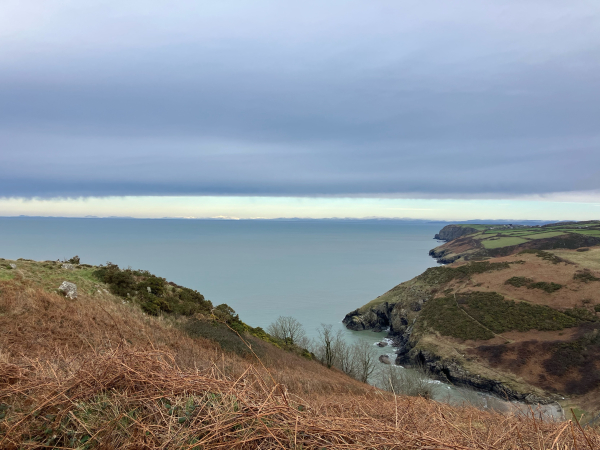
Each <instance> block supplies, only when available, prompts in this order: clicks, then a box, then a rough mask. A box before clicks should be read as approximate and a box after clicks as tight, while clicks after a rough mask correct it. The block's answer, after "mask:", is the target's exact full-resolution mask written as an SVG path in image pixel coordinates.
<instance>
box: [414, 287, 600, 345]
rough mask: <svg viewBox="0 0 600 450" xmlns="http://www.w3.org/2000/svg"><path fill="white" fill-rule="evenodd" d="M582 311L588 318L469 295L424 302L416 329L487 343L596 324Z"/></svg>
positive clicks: (484, 294)
mask: <svg viewBox="0 0 600 450" xmlns="http://www.w3.org/2000/svg"><path fill="white" fill-rule="evenodd" d="M585 311H586V313H588V315H585V316H584V313H580V312H576V313H572V314H567V313H566V312H564V313H563V312H561V311H557V310H555V309H552V308H550V307H548V306H541V305H533V304H530V303H527V302H515V301H513V300H506V299H505V298H504V297H503V296H502V295H500V294H498V293H496V292H469V293H463V294H458V295H457V296H456V298H455V297H453V296H447V297H439V298H435V299H433V300H430V301H429V302H427V303H426V304H425V306H424V307H423V310H422V312H421V315H420V316H419V318H418V319H417V327H418V329H420V330H424V329H427V328H429V329H432V330H435V331H437V332H439V333H440V334H443V335H445V336H452V337H456V338H459V339H464V340H487V339H491V338H493V337H494V333H497V334H499V333H504V332H506V331H512V330H516V331H528V330H539V331H551V330H562V329H563V328H569V327H574V326H575V325H577V324H578V323H579V322H580V321H582V320H583V321H591V320H595V316H594V317H593V318H591V317H590V316H593V314H592V313H590V312H589V311H587V310H585ZM584 317H585V318H584Z"/></svg>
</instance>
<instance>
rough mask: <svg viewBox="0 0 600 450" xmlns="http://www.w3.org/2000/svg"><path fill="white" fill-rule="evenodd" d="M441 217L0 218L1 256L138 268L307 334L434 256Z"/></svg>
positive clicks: (252, 320)
mask: <svg viewBox="0 0 600 450" xmlns="http://www.w3.org/2000/svg"><path fill="white" fill-rule="evenodd" d="M443 225H444V224H440V223H410V222H403V221H387V220H386V221H375V220H370V221H323V220H315V221H266V220H259V221H256V220H252V221H250V220H244V221H234V220H231V221H230V220H218V221H217V220H176V219H168V220H167V219H165V220H139V219H63V218H61V219H58V218H21V217H19V218H0V242H1V248H0V257H4V258H7V259H17V258H27V259H34V260H45V259H63V258H69V257H71V256H73V255H79V256H80V257H81V261H82V262H85V263H88V264H103V263H106V262H107V261H110V262H113V263H116V264H119V265H120V266H121V267H127V266H131V267H132V268H135V269H147V270H149V271H150V272H152V273H154V274H156V275H158V276H162V277H165V278H166V279H167V280H169V281H174V282H176V283H178V284H180V285H183V286H187V287H190V288H193V289H196V290H198V291H200V292H201V293H202V294H204V295H205V296H206V298H208V299H210V300H212V301H213V303H214V304H220V303H227V304H228V305H230V306H231V307H233V308H234V309H235V310H236V311H237V312H238V313H239V315H240V317H241V318H242V320H244V321H245V322H247V323H248V324H250V325H252V326H261V327H266V326H268V325H269V324H270V323H271V322H272V321H273V320H275V319H276V318H277V317H278V316H280V315H284V316H293V317H295V318H296V319H298V320H299V321H300V322H301V323H302V324H303V325H304V326H305V328H306V330H307V333H308V334H309V335H311V336H314V335H315V330H316V328H317V327H318V326H319V324H320V323H328V324H334V325H335V326H336V327H337V326H339V327H341V325H338V324H339V323H340V321H341V320H342V319H343V317H344V315H345V314H346V313H348V312H350V311H351V310H353V309H355V308H357V307H359V306H361V305H363V304H365V303H366V302H368V301H370V300H372V299H373V298H375V297H377V296H378V295H381V294H383V293H384V292H385V291H387V290H388V289H390V288H392V287H393V286H395V285H396V284H398V283H400V282H402V281H405V280H408V279H410V278H412V277H414V276H416V275H418V274H419V273H421V272H422V271H423V270H425V269H426V268H427V267H430V266H433V265H435V264H436V263H435V260H434V259H432V258H431V257H430V256H428V251H429V249H431V248H433V247H434V246H435V245H436V241H435V240H433V236H434V234H435V233H437V231H438V230H439V229H440V228H441V227H442V226H443ZM349 336H352V334H351V333H350V332H349Z"/></svg>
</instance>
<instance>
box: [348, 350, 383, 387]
mask: <svg viewBox="0 0 600 450" xmlns="http://www.w3.org/2000/svg"><path fill="white" fill-rule="evenodd" d="M352 357H353V360H354V361H353V362H354V370H355V372H356V373H355V377H356V379H357V380H360V381H362V382H363V383H366V382H367V381H368V380H369V377H370V376H371V375H372V374H373V372H374V371H375V368H376V367H377V361H378V359H377V352H376V351H375V348H374V347H373V345H372V344H371V343H370V342H368V341H363V340H361V341H359V342H356V343H355V344H354V345H353V346H352Z"/></svg>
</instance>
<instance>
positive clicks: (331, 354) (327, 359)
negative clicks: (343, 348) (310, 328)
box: [315, 323, 341, 369]
mask: <svg viewBox="0 0 600 450" xmlns="http://www.w3.org/2000/svg"><path fill="white" fill-rule="evenodd" d="M317 333H319V337H318V338H317V341H316V345H315V353H316V354H317V357H318V358H319V360H320V361H321V362H322V363H323V364H325V365H326V366H327V368H328V369H331V366H333V365H334V363H335V360H336V353H335V352H336V347H337V346H336V343H337V341H338V340H340V339H341V333H340V332H339V331H338V332H337V333H334V332H333V325H325V324H324V323H322V324H321V326H320V327H319V328H317Z"/></svg>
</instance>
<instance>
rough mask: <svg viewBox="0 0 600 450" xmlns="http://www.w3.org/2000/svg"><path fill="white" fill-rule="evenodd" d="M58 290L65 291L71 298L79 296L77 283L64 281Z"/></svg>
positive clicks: (66, 295)
mask: <svg viewBox="0 0 600 450" xmlns="http://www.w3.org/2000/svg"><path fill="white" fill-rule="evenodd" d="M58 290H59V291H61V292H63V293H64V294H65V297H68V298H70V299H74V298H77V286H76V285H75V283H71V282H69V281H63V282H62V284H61V285H60V287H59V288H58Z"/></svg>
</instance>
